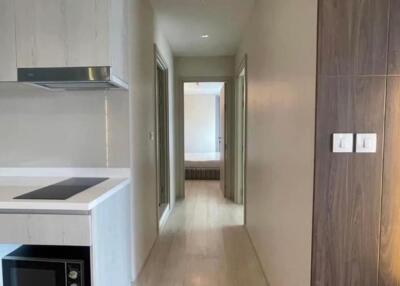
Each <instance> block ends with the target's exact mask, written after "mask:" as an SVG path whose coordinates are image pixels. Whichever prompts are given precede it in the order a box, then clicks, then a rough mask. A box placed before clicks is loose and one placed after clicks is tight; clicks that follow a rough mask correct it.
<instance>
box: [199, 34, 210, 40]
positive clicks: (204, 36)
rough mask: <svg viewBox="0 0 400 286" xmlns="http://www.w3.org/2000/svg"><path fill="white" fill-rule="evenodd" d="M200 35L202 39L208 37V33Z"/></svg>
mask: <svg viewBox="0 0 400 286" xmlns="http://www.w3.org/2000/svg"><path fill="white" fill-rule="evenodd" d="M201 37H202V38H203V39H207V38H208V37H209V35H207V34H204V35H201Z"/></svg>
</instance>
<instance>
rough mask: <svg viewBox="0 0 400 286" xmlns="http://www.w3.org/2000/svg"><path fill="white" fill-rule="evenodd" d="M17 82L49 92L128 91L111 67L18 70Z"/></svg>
mask: <svg viewBox="0 0 400 286" xmlns="http://www.w3.org/2000/svg"><path fill="white" fill-rule="evenodd" d="M18 82H22V83H30V84H32V85H35V86H39V87H42V88H45V89H49V90H107V89H128V85H127V84H126V83H125V82H124V81H122V80H121V79H119V78H118V77H115V76H113V75H112V74H111V67H68V68H19V69H18Z"/></svg>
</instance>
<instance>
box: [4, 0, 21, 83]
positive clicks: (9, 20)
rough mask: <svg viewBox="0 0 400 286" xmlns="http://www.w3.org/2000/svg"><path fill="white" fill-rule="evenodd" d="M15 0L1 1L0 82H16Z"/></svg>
mask: <svg viewBox="0 0 400 286" xmlns="http://www.w3.org/2000/svg"><path fill="white" fill-rule="evenodd" d="M16 61H17V59H16V54H15V7H14V0H1V1H0V81H16V80H17V68H16Z"/></svg>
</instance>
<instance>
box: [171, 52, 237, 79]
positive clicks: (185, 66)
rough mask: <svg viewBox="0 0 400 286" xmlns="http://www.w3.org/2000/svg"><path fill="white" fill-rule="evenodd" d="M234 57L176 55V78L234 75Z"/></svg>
mask: <svg viewBox="0 0 400 286" xmlns="http://www.w3.org/2000/svg"><path fill="white" fill-rule="evenodd" d="M234 71H235V58H234V57H230V56H227V57H176V58H175V72H176V77H177V80H179V79H180V78H183V77H186V78H187V77H230V76H233V75H234Z"/></svg>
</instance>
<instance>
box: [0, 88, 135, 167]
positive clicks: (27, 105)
mask: <svg viewBox="0 0 400 286" xmlns="http://www.w3.org/2000/svg"><path fill="white" fill-rule="evenodd" d="M106 102H108V104H107V105H106ZM127 102H128V93H127V92H121V91H113V92H111V91H109V92H106V91H90V92H88V91H85V92H50V91H46V90H43V89H39V88H33V87H26V86H20V85H18V86H17V85H16V84H5V83H1V85H0V134H1V140H0V150H3V153H2V156H0V166H1V167H107V166H110V167H128V166H129V157H128V156H127V154H128V152H129V144H128V142H129V135H128V131H129V129H128V122H129V121H128V110H129V109H128V104H127ZM107 106H108V108H107V111H106V107H107Z"/></svg>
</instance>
